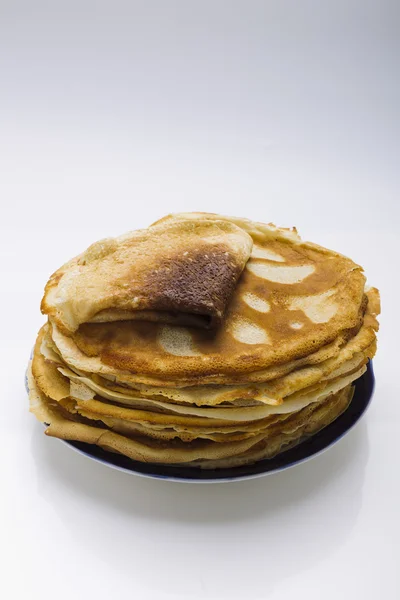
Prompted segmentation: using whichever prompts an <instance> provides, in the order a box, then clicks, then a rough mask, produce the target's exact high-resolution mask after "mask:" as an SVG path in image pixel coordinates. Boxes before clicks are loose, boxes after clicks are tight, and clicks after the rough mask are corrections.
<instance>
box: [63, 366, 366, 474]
mask: <svg viewBox="0 0 400 600" xmlns="http://www.w3.org/2000/svg"><path fill="white" fill-rule="evenodd" d="M374 385H375V379H374V372H373V368H372V362H371V361H370V362H369V363H368V368H367V371H366V372H365V373H364V375H363V376H362V377H360V379H358V380H357V381H356V382H355V383H354V386H355V393H354V396H353V400H352V401H351V403H350V406H349V407H348V408H347V410H346V411H345V412H344V413H343V414H342V415H340V417H338V418H337V419H336V421H334V422H333V423H331V424H330V425H328V427H325V429H322V431H320V432H319V433H317V434H315V435H314V436H312V437H311V438H310V439H308V440H306V441H304V442H302V443H301V444H299V445H298V446H296V447H295V448H292V449H291V450H287V451H286V452H282V454H279V455H278V456H276V457H275V458H270V459H267V460H262V461H260V462H258V463H256V464H254V465H246V466H243V467H234V468H231V469H212V470H208V469H207V470H201V469H198V468H197V469H194V468H188V467H166V466H160V465H154V464H149V463H140V462H136V461H134V460H131V459H130V458H127V457H126V456H121V455H119V454H113V453H112V452H107V451H105V450H102V449H101V448H99V447H98V446H94V445H91V444H84V443H83V442H69V441H68V442H65V443H66V444H68V445H69V446H71V447H72V448H74V449H75V450H77V451H78V452H80V453H81V454H84V455H85V456H87V457H89V458H92V459H94V460H96V461H97V462H101V463H103V464H104V465H107V466H108V467H113V468H115V469H119V470H120V471H125V472H127V473H133V474H134V475H141V476H143V477H152V478H155V479H167V480H170V481H182V482H192V483H196V482H198V483H201V482H204V483H205V482H207V483H213V482H223V481H236V480H240V479H252V478H255V477H262V476H264V475H268V474H269V473H276V472H277V471H283V470H284V469H288V468H290V467H294V466H295V465H297V464H299V463H302V462H304V461H306V460H309V459H310V458H312V457H314V456H317V455H318V454H320V453H321V452H323V451H324V450H326V449H327V448H329V447H330V446H332V445H333V444H335V443H336V442H338V441H339V440H340V439H341V438H342V437H343V436H344V435H345V434H346V433H347V432H348V431H350V429H351V428H352V427H353V426H354V425H355V424H356V423H357V421H358V420H359V419H360V418H361V417H362V415H363V414H364V413H365V411H366V409H367V407H368V405H369V403H370V401H371V398H372V394H373V391H374Z"/></svg>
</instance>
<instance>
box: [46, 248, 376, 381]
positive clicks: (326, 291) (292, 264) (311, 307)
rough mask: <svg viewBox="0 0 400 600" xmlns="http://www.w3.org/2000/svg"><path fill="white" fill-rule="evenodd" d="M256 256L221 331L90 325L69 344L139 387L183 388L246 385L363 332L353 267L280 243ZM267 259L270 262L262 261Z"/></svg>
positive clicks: (360, 288) (357, 273)
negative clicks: (241, 381)
mask: <svg viewBox="0 0 400 600" xmlns="http://www.w3.org/2000/svg"><path fill="white" fill-rule="evenodd" d="M255 251H256V252H257V253H258V254H257V255H256V257H253V255H252V257H251V258H250V259H249V261H248V262H247V265H246V268H245V270H244V271H243V273H242V276H241V278H240V280H239V282H238V284H237V286H236V289H235V292H234V294H233V298H232V300H231V302H230V304H229V306H228V309H227V312H226V315H225V318H224V320H223V322H222V324H221V326H220V327H219V328H218V329H217V330H216V331H206V330H201V329H196V328H193V327H173V326H171V325H164V324H161V323H142V322H136V321H129V322H126V323H120V322H115V323H102V324H96V323H87V324H84V325H81V327H80V328H79V329H78V330H77V331H76V332H74V333H72V334H71V338H72V339H73V341H74V343H75V345H76V347H77V348H78V349H80V350H81V351H82V352H83V353H84V354H86V355H87V356H89V357H93V356H96V357H99V358H100V359H101V362H102V363H103V364H104V365H107V366H109V367H111V368H114V369H119V370H126V371H129V372H131V373H132V374H133V373H134V374H135V380H136V381H137V382H138V383H148V384H154V381H155V380H161V381H169V382H170V383H171V384H174V386H175V385H177V386H179V385H180V384H182V385H188V384H198V383H201V384H203V383H212V382H213V381H214V380H215V379H217V380H219V381H220V382H223V383H228V382H229V381H232V380H234V379H235V378H236V379H237V378H238V376H242V377H247V375H248V374H249V373H251V372H254V371H261V370H264V369H265V368H267V367H269V366H272V365H279V364H282V363H288V362H290V361H292V360H295V359H300V358H302V357H305V356H307V355H309V354H311V353H313V352H315V351H316V350H318V349H319V348H321V347H323V346H324V345H326V344H329V343H330V342H332V341H334V340H335V339H336V338H337V337H338V336H339V335H340V334H341V333H342V332H347V331H349V330H350V331H351V330H352V329H354V328H357V327H360V325H361V323H362V317H363V314H362V305H363V300H364V284H365V276H364V275H363V273H362V270H361V267H359V266H357V265H356V264H355V263H354V262H353V261H351V260H350V259H347V258H345V257H341V256H339V255H336V254H335V253H332V254H329V253H328V251H325V250H324V251H320V250H319V249H318V248H315V247H309V246H308V245H307V244H306V243H300V242H297V243H296V244H295V245H294V244H292V243H288V242H287V241H281V240H279V241H275V240H273V241H272V240H269V239H268V240H266V241H264V243H263V244H261V242H258V243H257V244H255V245H254V246H253V254H254V252H255ZM261 252H265V253H266V255H268V256H269V257H270V258H260V256H261ZM272 253H274V255H275V256H276V257H279V261H278V260H272ZM364 308H365V307H364ZM52 322H53V324H55V323H54V321H52ZM222 379H223V381H222Z"/></svg>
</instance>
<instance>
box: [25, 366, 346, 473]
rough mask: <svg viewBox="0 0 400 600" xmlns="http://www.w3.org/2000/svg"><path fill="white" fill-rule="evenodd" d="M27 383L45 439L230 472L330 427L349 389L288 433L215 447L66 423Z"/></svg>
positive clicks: (203, 442) (302, 416)
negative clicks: (229, 468)
mask: <svg viewBox="0 0 400 600" xmlns="http://www.w3.org/2000/svg"><path fill="white" fill-rule="evenodd" d="M28 382H29V388H30V409H31V411H32V412H33V413H34V414H35V416H36V417H37V418H38V419H39V420H41V421H43V422H45V423H47V424H48V425H49V426H48V427H47V429H46V434H47V435H50V436H54V437H58V438H61V439H67V440H75V441H83V442H85V443H88V444H96V445H98V446H100V447H102V448H104V449H106V450H111V451H112V452H118V453H121V454H124V455H125V456H128V457H129V458H132V459H133V460H139V461H142V462H153V463H162V464H178V465H179V464H189V465H192V466H200V467H202V468H208V467H209V468H218V467H219V466H230V467H232V466H236V465H239V464H243V461H250V462H251V461H252V460H253V456H252V454H251V452H250V453H249V455H246V454H247V453H248V452H249V451H251V450H252V451H253V453H254V452H255V453H256V454H262V455H263V456H265V455H267V456H269V457H270V456H273V455H275V454H276V453H278V452H279V451H280V450H281V449H282V448H283V447H285V446H287V445H289V444H290V445H293V444H294V443H296V442H297V443H298V442H300V441H301V440H302V439H303V438H304V437H305V436H307V435H310V434H311V433H314V432H316V431H318V430H319V429H320V428H321V427H323V426H325V425H326V424H327V423H328V422H331V421H332V420H333V419H334V418H336V417H337V416H338V415H339V414H340V413H341V412H342V411H343V410H344V408H345V407H346V406H347V405H348V402H349V399H350V396H351V389H350V387H348V388H345V389H343V390H341V391H340V392H339V393H338V394H336V395H331V396H330V397H329V400H328V401H327V403H326V404H322V405H321V406H320V407H318V410H313V409H306V411H307V412H306V413H305V414H301V412H299V414H298V416H297V417H298V418H297V421H292V423H291V424H290V425H289V427H288V429H287V430H285V431H280V432H275V434H274V435H272V436H270V437H269V436H268V435H265V434H264V433H259V434H257V435H255V436H252V437H250V438H246V439H244V440H239V441H227V442H222V443H217V442H214V441H212V440H199V439H196V440H194V441H192V442H183V441H182V440H177V439H174V440H172V441H170V442H169V443H168V444H166V443H165V441H163V440H156V439H152V438H149V437H147V436H141V435H136V436H132V437H126V436H124V435H121V434H118V433H115V432H114V431H112V430H109V429H106V428H105V427H103V426H101V425H98V426H93V425H88V424H87V423H86V422H85V421H82V420H80V421H79V420H75V419H74V420H69V419H67V418H66V417H65V416H64V415H63V414H62V412H61V411H60V410H59V409H57V407H54V406H52V405H51V404H50V402H49V398H47V397H46V396H45V395H44V394H43V393H42V392H41V391H40V390H39V389H38V387H37V385H36V382H35V380H34V378H33V376H32V373H31V371H30V370H28ZM313 413H315V414H314V418H312V415H313ZM80 418H81V419H82V417H80Z"/></svg>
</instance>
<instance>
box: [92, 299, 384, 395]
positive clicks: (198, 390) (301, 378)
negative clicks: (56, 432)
mask: <svg viewBox="0 0 400 600" xmlns="http://www.w3.org/2000/svg"><path fill="white" fill-rule="evenodd" d="M375 294H376V292H375V291H374V290H371V291H369V292H368V295H369V297H370V298H371V301H370V302H369V304H368V308H367V312H366V315H365V318H364V323H363V325H362V327H361V329H360V330H359V332H358V333H357V334H356V335H355V336H354V337H353V338H351V339H350V340H349V341H348V342H347V344H345V345H344V346H343V347H342V348H341V349H340V352H339V353H338V355H337V356H336V357H333V358H330V359H328V360H326V361H323V362H321V363H318V364H317V365H312V366H306V367H304V368H298V369H296V370H294V371H292V372H291V373H289V374H288V375H285V376H283V377H280V378H277V379H274V380H271V381H269V382H267V383H263V384H251V385H247V386H246V385H236V386H232V385H231V386H228V385H226V386H223V385H217V386H216V385H203V386H192V387H184V388H168V387H150V386H143V385H142V386H140V385H137V386H131V387H126V386H118V385H113V384H110V383H109V382H107V380H106V379H97V380H94V381H92V380H89V378H88V377H85V378H84V379H85V381H83V383H86V385H88V386H89V387H91V388H92V389H94V390H95V391H97V392H98V393H99V394H100V395H103V396H104V395H105V397H107V394H111V396H109V397H110V399H112V392H116V393H117V394H124V395H125V396H127V395H131V396H134V397H138V396H139V397H145V398H146V397H147V398H154V399H163V398H167V399H168V401H169V402H178V403H188V404H196V405H197V406H207V405H209V406H215V405H218V404H222V403H232V402H234V403H235V404H237V403H238V401H239V400H244V401H246V402H247V403H249V402H250V400H253V401H255V403H257V404H258V403H265V404H272V405H273V404H279V403H281V402H282V401H283V398H285V397H286V396H288V395H289V394H290V393H293V392H295V391H298V390H299V389H302V388H305V387H307V386H309V385H312V384H313V383H316V382H318V381H320V380H323V379H326V378H328V377H329V376H330V374H331V373H332V372H335V371H336V372H337V374H338V375H339V374H340V371H339V370H340V369H341V368H342V366H343V365H344V364H346V363H347V362H348V361H350V360H355V361H357V360H358V355H360V354H363V353H364V352H366V357H367V358H368V359H370V358H372V357H373V356H374V354H375V350H376V344H375V330H376V329H377V327H378V325H377V321H376V317H375V311H376V306H375V302H374V300H373V297H374V295H375Z"/></svg>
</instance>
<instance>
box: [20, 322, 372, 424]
mask: <svg viewBox="0 0 400 600" xmlns="http://www.w3.org/2000/svg"><path fill="white" fill-rule="evenodd" d="M41 335H43V332H42V334H41ZM40 347H41V336H39V338H38V341H37V343H36V346H35V350H34V356H33V363H32V372H33V376H34V377H35V379H36V382H37V385H38V387H39V388H40V390H41V391H42V392H43V393H44V394H46V395H47V396H50V397H51V399H52V400H56V401H57V402H59V401H60V399H62V400H63V401H64V402H62V405H63V406H65V407H69V406H70V404H71V402H73V401H75V403H74V406H73V411H72V412H81V411H82V410H88V411H91V412H92V413H94V414H96V415H97V416H98V418H100V419H101V418H102V417H103V416H104V417H111V418H118V419H123V420H128V421H136V422H141V423H158V424H161V425H164V426H166V427H170V426H171V425H173V424H174V423H176V422H178V423H179V424H183V425H186V426H188V427H190V426H191V425H192V424H195V425H202V424H206V425H208V424H209V423H210V420H211V422H212V424H214V425H218V426H220V427H221V426H223V425H224V424H228V425H229V424H231V425H232V424H234V423H235V424H243V423H247V422H252V421H260V420H263V423H262V424H260V427H263V426H264V424H265V419H267V418H268V417H270V416H272V415H278V414H290V413H292V412H296V411H298V410H301V409H302V408H305V407H306V406H308V405H309V404H311V403H314V402H318V401H320V400H321V399H324V398H325V397H327V396H328V395H330V394H332V393H336V392H337V391H339V390H340V389H341V388H343V387H345V386H346V385H348V384H349V383H351V382H352V381H354V380H355V379H357V378H358V377H360V376H361V375H362V374H363V373H364V372H365V362H366V360H367V359H366V358H365V357H360V360H359V361H357V362H356V363H354V362H353V361H350V365H349V366H348V371H347V372H345V373H342V374H341V375H340V376H337V377H335V378H334V379H331V380H326V381H324V382H320V383H319V384H317V385H314V386H310V387H308V388H307V389H306V390H300V391H298V392H297V393H294V394H291V395H290V396H288V397H287V398H286V399H285V401H284V402H283V403H281V404H280V405H275V406H268V405H261V406H254V407H240V408H234V407H224V408H218V407H214V408H207V407H196V406H186V405H185V406H183V405H177V404H168V403H166V402H159V401H154V400H150V399H140V398H137V399H135V400H132V399H131V398H129V399H128V402H129V408H128V407H127V406H124V404H127V400H126V399H125V398H123V397H122V395H118V396H117V395H115V396H114V397H108V398H105V397H104V396H101V395H100V394H95V392H94V391H93V390H91V389H90V388H89V387H88V386H86V385H85V384H83V383H82V382H81V379H80V378H79V377H76V378H75V376H74V375H73V374H70V375H69V377H68V376H67V375H65V376H64V377H63V381H62V385H61V383H60V384H58V382H59V378H60V372H59V371H58V369H57V367H56V365H54V364H52V363H48V362H47V361H46V360H45V359H44V357H43V355H42V354H41V353H40ZM63 372H64V373H65V374H67V373H68V370H66V369H63ZM61 377H62V375H61ZM68 380H69V381H70V382H71V386H70V390H69V396H68V393H67V388H66V386H65V383H66V382H68ZM74 384H78V385H77V386H76V387H74ZM49 390H51V391H49ZM67 397H68V401H66V400H67ZM110 400H111V402H109V401H110ZM116 402H118V403H119V405H117V404H116ZM155 409H156V410H155ZM193 418H195V421H193Z"/></svg>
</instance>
